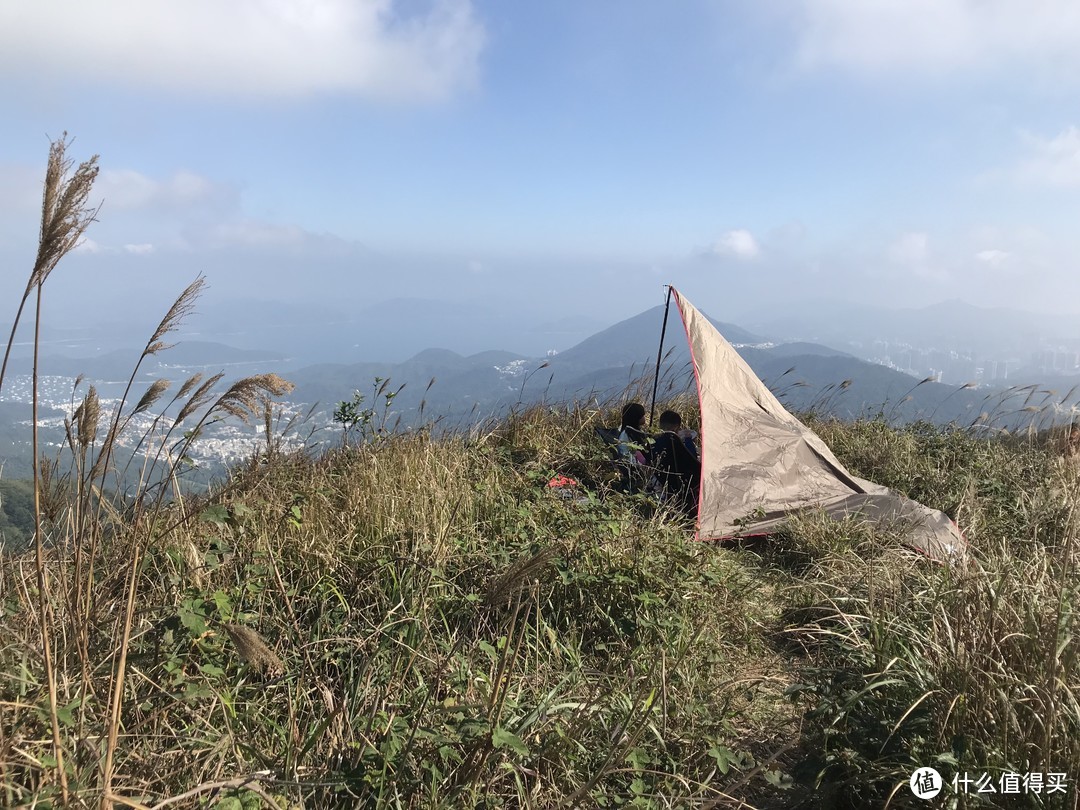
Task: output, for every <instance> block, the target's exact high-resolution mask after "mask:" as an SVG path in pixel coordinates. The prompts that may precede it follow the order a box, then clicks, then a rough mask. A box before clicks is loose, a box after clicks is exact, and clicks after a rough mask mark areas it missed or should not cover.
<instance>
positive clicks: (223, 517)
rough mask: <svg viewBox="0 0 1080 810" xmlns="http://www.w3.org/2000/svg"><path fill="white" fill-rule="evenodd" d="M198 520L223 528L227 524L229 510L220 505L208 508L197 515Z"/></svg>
mask: <svg viewBox="0 0 1080 810" xmlns="http://www.w3.org/2000/svg"><path fill="white" fill-rule="evenodd" d="M199 520H201V521H202V522H203V523H213V524H214V525H215V526H222V527H224V526H225V525H226V524H227V523H228V522H229V508H228V507H227V506H222V505H221V504H217V505H216V506H208V507H206V508H205V509H203V511H202V514H201V515H199Z"/></svg>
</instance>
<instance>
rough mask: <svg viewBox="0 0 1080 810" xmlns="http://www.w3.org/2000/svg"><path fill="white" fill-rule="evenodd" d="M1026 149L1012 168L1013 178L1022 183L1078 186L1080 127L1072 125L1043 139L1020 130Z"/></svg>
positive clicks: (1079, 185) (1079, 176)
mask: <svg viewBox="0 0 1080 810" xmlns="http://www.w3.org/2000/svg"><path fill="white" fill-rule="evenodd" d="M1022 135H1023V138H1024V141H1025V144H1026V145H1027V148H1028V155H1027V156H1026V157H1025V158H1023V159H1022V160H1021V161H1020V163H1019V164H1018V165H1017V166H1016V168H1015V170H1014V171H1013V177H1014V178H1015V179H1016V180H1017V181H1018V182H1020V183H1021V184H1024V185H1036V186H1056V187H1059V188H1075V187H1080V129H1077V127H1075V126H1072V127H1068V128H1067V129H1065V130H1063V131H1062V132H1060V133H1058V134H1057V135H1055V136H1054V137H1053V138H1043V137H1040V136H1038V135H1034V134H1032V133H1029V132H1025V133H1022Z"/></svg>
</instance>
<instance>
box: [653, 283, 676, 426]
mask: <svg viewBox="0 0 1080 810" xmlns="http://www.w3.org/2000/svg"><path fill="white" fill-rule="evenodd" d="M670 309H671V285H670V284H668V285H667V301H665V302H664V325H663V326H662V327H661V328H660V348H659V349H657V351H656V374H654V375H653V384H652V407H651V408H649V427H652V426H653V422H654V421H655V420H656V389H657V387H658V386H659V385H660V360H661V359H662V358H663V356H664V335H665V334H667V316H668V311H669V310H670Z"/></svg>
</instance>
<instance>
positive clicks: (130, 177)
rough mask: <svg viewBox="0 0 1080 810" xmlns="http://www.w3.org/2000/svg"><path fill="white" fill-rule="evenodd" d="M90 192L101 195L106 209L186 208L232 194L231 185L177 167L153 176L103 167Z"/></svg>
mask: <svg viewBox="0 0 1080 810" xmlns="http://www.w3.org/2000/svg"><path fill="white" fill-rule="evenodd" d="M94 194H95V196H100V197H101V198H103V199H104V201H105V205H106V207H107V210H112V209H114V208H118V209H143V208H157V209H178V208H188V207H191V206H197V205H200V204H204V203H208V202H212V201H215V200H222V199H226V198H232V197H234V196H235V192H233V191H232V190H231V189H228V188H226V187H225V186H222V185H218V184H215V183H214V182H212V181H211V180H209V179H207V178H206V177H203V176H202V175H198V174H195V173H194V172H189V171H177V172H174V173H173V174H172V176H171V177H168V178H166V179H164V180H155V179H154V178H152V177H148V176H147V175H145V174H141V173H140V172H137V171H134V170H132V169H120V170H116V169H103V170H102V172H101V174H100V175H99V177H98V180H97V183H96V184H95V186H94Z"/></svg>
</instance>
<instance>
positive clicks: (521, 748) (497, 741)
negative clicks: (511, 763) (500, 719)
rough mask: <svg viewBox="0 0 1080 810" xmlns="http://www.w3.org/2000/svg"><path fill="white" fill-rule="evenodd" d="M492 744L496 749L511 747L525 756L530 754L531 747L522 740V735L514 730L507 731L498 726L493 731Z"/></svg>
mask: <svg viewBox="0 0 1080 810" xmlns="http://www.w3.org/2000/svg"><path fill="white" fill-rule="evenodd" d="M491 744H492V746H493V747H495V748H496V749H498V748H509V749H511V750H512V751H513V752H514V753H516V754H519V755H521V756H523V757H527V756H528V755H529V748H528V746H527V745H525V743H524V742H522V740H521V737H519V736H518V735H517V734H514V733H513V732H512V731H507V730H506V729H505V728H497V729H495V730H494V731H493V732H491Z"/></svg>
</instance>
